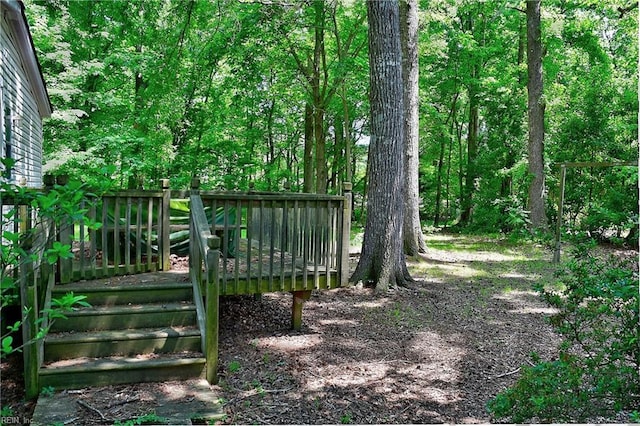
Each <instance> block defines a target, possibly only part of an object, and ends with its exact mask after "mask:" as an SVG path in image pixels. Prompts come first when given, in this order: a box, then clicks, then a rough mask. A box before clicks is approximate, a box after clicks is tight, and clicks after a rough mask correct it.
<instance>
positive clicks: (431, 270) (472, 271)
mask: <svg viewBox="0 0 640 426" xmlns="http://www.w3.org/2000/svg"><path fill="white" fill-rule="evenodd" d="M415 269H417V270H418V271H420V273H423V274H426V275H427V276H434V277H437V278H443V277H450V276H452V275H453V276H456V277H459V278H481V277H486V276H487V275H488V274H487V272H486V271H483V270H480V269H476V268H472V267H470V266H468V265H465V264H462V263H452V264H439V265H420V266H419V267H417V268H415Z"/></svg>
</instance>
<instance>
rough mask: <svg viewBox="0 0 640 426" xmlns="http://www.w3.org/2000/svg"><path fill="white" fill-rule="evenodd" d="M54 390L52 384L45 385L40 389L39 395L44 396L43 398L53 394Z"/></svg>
mask: <svg viewBox="0 0 640 426" xmlns="http://www.w3.org/2000/svg"><path fill="white" fill-rule="evenodd" d="M55 392H56V388H54V387H53V386H45V387H43V388H42V389H41V390H40V395H42V396H44V397H45V398H48V397H50V396H53V394H55Z"/></svg>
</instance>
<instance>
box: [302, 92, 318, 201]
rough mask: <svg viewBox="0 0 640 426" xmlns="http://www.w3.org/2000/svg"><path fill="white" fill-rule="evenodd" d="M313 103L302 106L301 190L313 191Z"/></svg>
mask: <svg viewBox="0 0 640 426" xmlns="http://www.w3.org/2000/svg"><path fill="white" fill-rule="evenodd" d="M313 142H314V139H313V105H311V104H310V103H309V102H307V103H306V104H305V106H304V161H303V162H304V183H303V189H302V191H303V192H308V193H310V192H313V189H314V187H315V181H314V179H313V177H314V173H313V172H314V167H313Z"/></svg>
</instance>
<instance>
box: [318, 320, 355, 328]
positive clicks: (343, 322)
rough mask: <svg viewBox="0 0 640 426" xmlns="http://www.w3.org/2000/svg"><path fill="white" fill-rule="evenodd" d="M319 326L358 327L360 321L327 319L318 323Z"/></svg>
mask: <svg viewBox="0 0 640 426" xmlns="http://www.w3.org/2000/svg"><path fill="white" fill-rule="evenodd" d="M318 322H319V324H321V325H352V326H356V327H357V326H360V321H355V320H347V319H327V320H320V321H318Z"/></svg>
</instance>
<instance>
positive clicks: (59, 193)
mask: <svg viewBox="0 0 640 426" xmlns="http://www.w3.org/2000/svg"><path fill="white" fill-rule="evenodd" d="M12 164H13V163H12V162H11V160H10V159H8V160H7V159H0V165H1V167H2V168H5V169H9V168H10V167H11V166H12ZM0 193H1V194H2V197H3V198H5V197H6V198H5V199H7V198H8V199H11V200H12V202H11V204H9V205H7V206H3V208H4V210H3V212H2V213H3V214H2V217H1V221H0V226H1V229H2V230H3V231H2V239H3V242H2V249H1V251H0V284H1V285H0V288H1V293H0V306H1V308H5V307H8V306H11V305H17V304H18V303H19V294H20V291H19V290H20V280H19V278H18V274H20V273H24V272H23V271H24V270H25V269H28V268H26V266H30V267H34V268H37V267H39V266H40V263H39V262H40V256H42V261H44V262H46V263H48V264H49V265H54V264H55V263H56V262H58V261H59V260H60V259H69V258H72V257H73V253H72V252H71V246H70V245H68V244H61V243H60V242H57V241H54V242H53V244H51V245H50V246H48V245H47V244H48V242H45V241H44V239H43V238H39V237H40V236H41V235H42V234H41V233H44V230H46V229H47V227H48V226H49V225H50V224H54V225H56V226H57V227H58V228H59V227H61V226H69V225H68V223H70V222H69V221H76V220H82V221H84V223H85V224H86V226H87V227H89V228H93V229H96V228H98V226H99V225H98V224H96V223H94V222H93V221H91V220H90V219H89V218H88V217H87V216H86V213H87V211H88V205H89V203H88V202H86V199H85V191H84V188H83V187H82V186H81V185H80V184H74V183H71V184H69V185H65V186H57V185H56V186H55V187H54V188H52V189H51V190H49V191H45V192H43V191H37V190H33V189H27V188H23V187H18V186H15V185H13V184H12V183H10V182H7V181H4V180H0ZM16 205H17V206H24V207H25V208H29V209H32V210H33V212H35V217H36V219H35V220H36V221H35V223H32V224H31V225H30V226H29V227H27V228H26V229H22V230H20V231H19V232H15V230H16V228H15V225H16V224H18V223H20V222H21V221H22V220H26V219H25V218H24V217H23V216H21V212H20V209H21V207H17V208H16V207H15V206H16ZM83 205H84V206H85V207H84V208H81V207H80V206H83ZM39 253H42V254H39ZM85 298H86V297H85V296H80V295H74V294H73V293H69V294H66V295H65V296H63V297H61V298H60V299H53V300H52V302H51V307H50V308H45V309H42V310H41V311H40V312H38V314H37V315H36V319H35V322H36V323H35V326H36V327H37V330H38V331H37V333H36V336H34V337H33V340H34V341H35V340H39V339H43V338H44V337H45V335H46V334H47V333H48V331H49V327H50V326H51V324H52V323H53V321H55V320H56V319H58V318H66V317H65V313H66V312H69V311H71V310H73V309H75V308H77V307H80V306H88V304H87V303H86V302H85V301H84V299H85ZM23 310H24V312H23V317H26V316H27V315H29V314H30V313H31V310H32V307H29V306H24V307H23ZM45 314H46V315H47V316H48V319H49V325H48V326H47V327H44V319H45V317H44V315H45ZM4 322H5V320H4V318H3V329H2V333H1V336H0V357H2V358H4V357H5V356H7V355H9V354H11V353H13V352H16V351H19V350H21V348H23V347H24V346H25V345H28V344H32V343H33V341H30V342H24V343H23V345H21V346H18V347H16V346H15V345H14V340H13V336H12V334H14V333H16V332H18V331H19V329H20V327H21V326H22V321H21V320H19V321H16V322H15V323H13V324H9V325H7V324H5V323H4Z"/></svg>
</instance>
